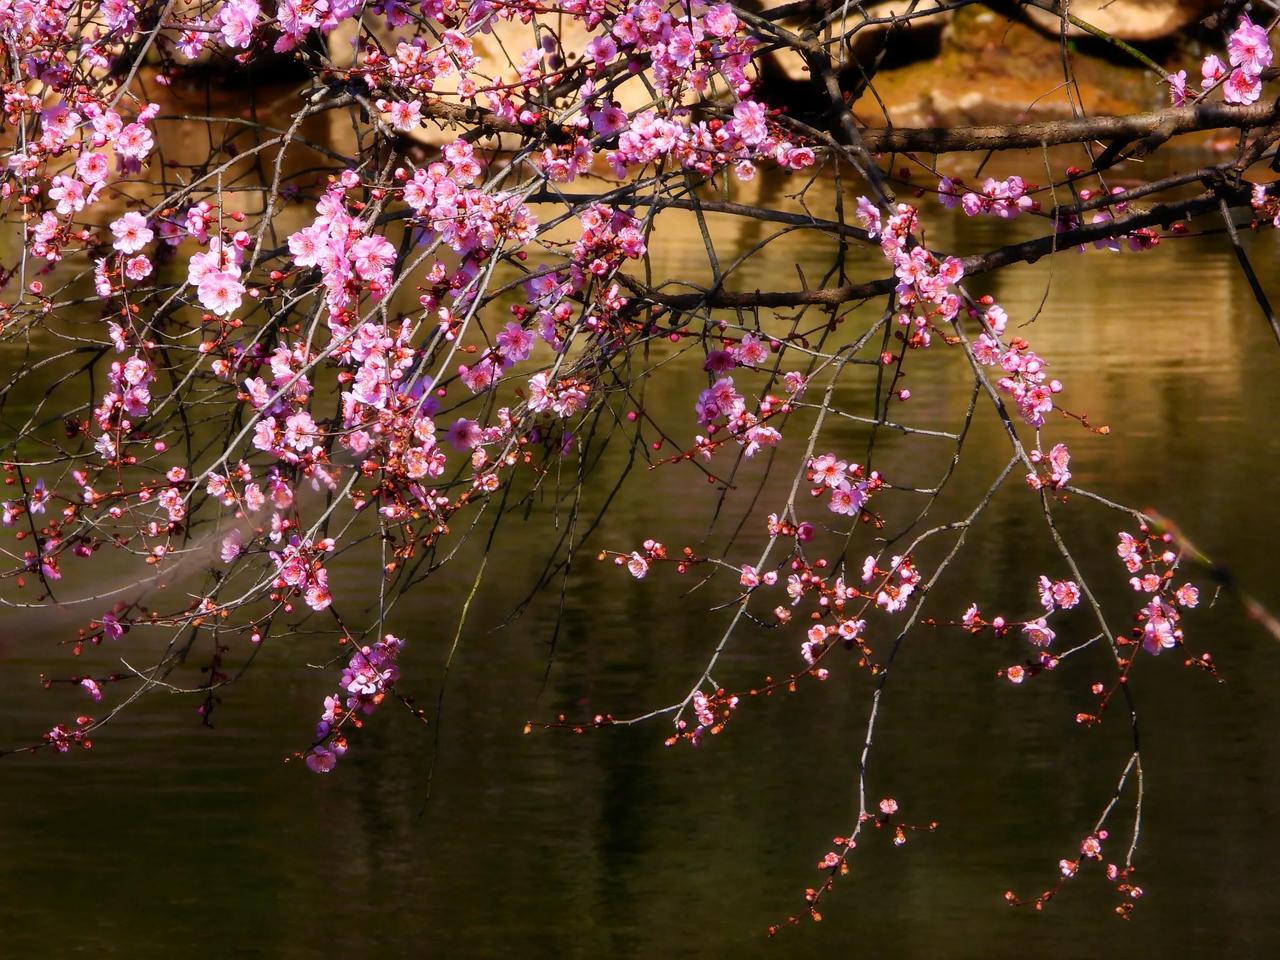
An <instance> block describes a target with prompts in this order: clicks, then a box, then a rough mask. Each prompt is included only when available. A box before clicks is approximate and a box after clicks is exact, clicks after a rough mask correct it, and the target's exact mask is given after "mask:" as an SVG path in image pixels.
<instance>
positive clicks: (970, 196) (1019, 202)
mask: <svg viewBox="0 0 1280 960" xmlns="http://www.w3.org/2000/svg"><path fill="white" fill-rule="evenodd" d="M1034 189H1035V188H1034V187H1030V186H1028V185H1027V183H1026V181H1024V180H1023V179H1022V178H1021V177H1019V176H1017V175H1016V174H1015V175H1014V176H1011V177H1006V178H1005V179H1003V180H996V179H994V178H992V177H987V179H986V180H984V181H983V182H982V192H981V193H975V192H974V191H972V190H965V186H964V181H962V180H959V179H952V178H950V177H943V178H942V179H941V180H939V181H938V202H939V203H941V204H942V205H943V206H944V207H946V208H947V209H948V210H952V209H954V208H956V207H960V209H962V210H963V211H964V212H965V214H966V215H967V216H970V217H976V216H979V215H984V214H985V215H988V216H994V217H999V218H1000V219H1001V220H1012V219H1014V218H1015V217H1017V216H1019V215H1021V214H1024V213H1033V212H1035V211H1037V210H1039V209H1040V204H1039V202H1037V201H1036V199H1035V198H1034V197H1032V196H1031V195H1030V191H1032V190H1034Z"/></svg>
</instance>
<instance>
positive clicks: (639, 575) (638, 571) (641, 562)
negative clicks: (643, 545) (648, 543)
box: [627, 551, 649, 580]
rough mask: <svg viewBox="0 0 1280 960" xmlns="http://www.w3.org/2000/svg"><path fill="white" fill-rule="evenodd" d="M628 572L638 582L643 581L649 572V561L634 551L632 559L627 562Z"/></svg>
mask: <svg viewBox="0 0 1280 960" xmlns="http://www.w3.org/2000/svg"><path fill="white" fill-rule="evenodd" d="M627 570H629V571H630V572H631V575H632V576H633V577H635V578H636V579H637V580H643V579H644V577H645V574H647V573H648V572H649V561H648V560H646V559H645V558H644V557H642V556H640V554H638V553H636V552H634V551H632V553H631V559H630V560H628V561H627Z"/></svg>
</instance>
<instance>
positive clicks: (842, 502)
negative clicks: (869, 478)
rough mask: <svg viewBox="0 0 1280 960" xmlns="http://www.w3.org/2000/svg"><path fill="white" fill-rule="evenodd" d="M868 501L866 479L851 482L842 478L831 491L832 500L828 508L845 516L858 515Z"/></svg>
mask: <svg viewBox="0 0 1280 960" xmlns="http://www.w3.org/2000/svg"><path fill="white" fill-rule="evenodd" d="M866 502H867V484H866V483H865V482H864V481H859V482H856V483H850V482H849V481H848V480H841V481H840V482H839V484H837V485H836V488H835V489H834V490H832V491H831V502H830V503H829V504H828V508H829V509H830V510H831V512H832V513H841V514H844V515H845V516H850V517H852V516H856V515H857V514H858V513H859V512H860V511H861V510H862V507H863V505H865V504H866Z"/></svg>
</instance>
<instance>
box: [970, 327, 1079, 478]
mask: <svg viewBox="0 0 1280 960" xmlns="http://www.w3.org/2000/svg"><path fill="white" fill-rule="evenodd" d="M973 355H974V357H976V358H977V359H978V361H979V362H980V363H984V364H988V365H998V366H999V367H1000V369H1001V370H1003V371H1004V376H1002V377H1000V378H999V379H998V380H997V381H996V386H998V387H999V388H1000V389H1001V390H1002V391H1003V392H1005V393H1007V394H1008V395H1009V396H1010V397H1012V398H1013V401H1014V403H1015V404H1016V405H1017V407H1018V412H1019V413H1020V414H1021V415H1022V419H1024V420H1025V421H1027V423H1029V424H1031V426H1033V427H1042V426H1044V423H1045V417H1047V416H1048V415H1049V413H1051V412H1052V411H1053V398H1054V396H1055V395H1056V394H1058V393H1060V392H1061V391H1062V383H1061V382H1060V381H1058V380H1050V379H1049V375H1048V373H1047V371H1046V370H1045V367H1046V366H1047V365H1046V363H1045V361H1044V360H1042V359H1041V358H1040V356H1039V355H1038V354H1037V353H1036V352H1035V351H1034V350H1032V349H1031V348H1030V345H1029V344H1028V343H1027V342H1026V341H1025V340H1023V339H1022V338H1021V337H1014V338H1013V339H1012V340H1010V341H1009V346H1008V347H1007V348H1003V349H1002V347H1001V344H1000V343H999V341H997V340H996V339H995V338H994V337H991V336H989V335H988V334H986V333H984V334H982V335H980V336H979V337H978V339H977V341H975V343H974V346H973ZM1059 476H1061V473H1059Z"/></svg>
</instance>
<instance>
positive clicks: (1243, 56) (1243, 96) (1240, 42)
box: [1165, 16, 1272, 107]
mask: <svg viewBox="0 0 1280 960" xmlns="http://www.w3.org/2000/svg"><path fill="white" fill-rule="evenodd" d="M1227 59H1228V60H1229V61H1230V67H1228V65H1227V64H1224V63H1223V62H1222V60H1221V59H1220V58H1219V57H1218V56H1217V54H1212V53H1211V54H1209V55H1208V56H1207V57H1205V58H1204V61H1203V62H1202V63H1201V65H1200V77H1201V80H1200V86H1201V87H1202V88H1203V89H1204V90H1205V91H1209V90H1212V89H1213V88H1215V87H1217V86H1219V85H1220V86H1221V87H1222V99H1223V100H1225V101H1226V102H1227V103H1238V104H1248V103H1255V102H1256V101H1257V100H1258V98H1259V97H1260V96H1261V95H1262V72H1263V71H1264V70H1266V69H1267V67H1269V66H1271V60H1272V54H1271V44H1270V42H1269V40H1268V39H1267V31H1266V28H1265V27H1261V26H1259V25H1258V24H1256V23H1254V22H1253V21H1252V20H1250V19H1249V18H1248V17H1247V16H1245V17H1241V18H1240V22H1239V24H1237V26H1236V28H1235V30H1234V31H1233V32H1232V34H1231V36H1230V37H1229V38H1228V40H1227ZM1165 81H1166V82H1167V83H1168V84H1169V98H1170V99H1171V100H1172V101H1173V103H1174V105H1175V106H1179V107H1180V106H1182V105H1183V104H1184V103H1186V102H1187V71H1185V70H1179V71H1178V72H1177V73H1174V74H1171V75H1170V76H1168V77H1166V78H1165Z"/></svg>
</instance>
